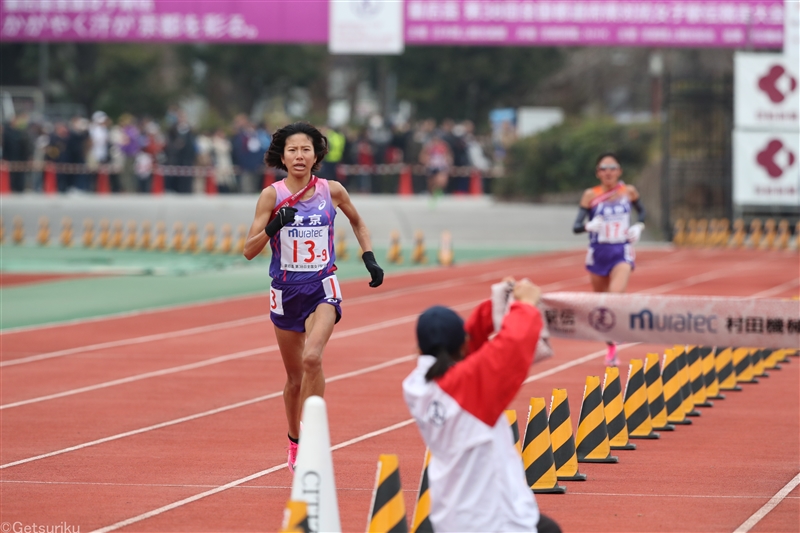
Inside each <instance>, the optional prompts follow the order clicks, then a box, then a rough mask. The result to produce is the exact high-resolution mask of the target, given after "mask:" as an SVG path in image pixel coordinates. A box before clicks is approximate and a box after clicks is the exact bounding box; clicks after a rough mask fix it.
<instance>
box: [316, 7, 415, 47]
mask: <svg viewBox="0 0 800 533" xmlns="http://www.w3.org/2000/svg"><path fill="white" fill-rule="evenodd" d="M403 6H404V3H403V1H402V0H380V1H379V0H360V1H353V0H330V17H329V35H328V50H329V51H330V52H331V53H332V54H402V53H403V50H404V46H405V38H404V36H403Z"/></svg>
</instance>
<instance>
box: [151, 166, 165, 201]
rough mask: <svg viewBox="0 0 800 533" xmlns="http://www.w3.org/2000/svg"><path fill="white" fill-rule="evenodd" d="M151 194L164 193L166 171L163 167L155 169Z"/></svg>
mask: <svg viewBox="0 0 800 533" xmlns="http://www.w3.org/2000/svg"><path fill="white" fill-rule="evenodd" d="M150 193H151V194H164V171H163V170H161V167H158V166H157V167H155V168H154V169H153V184H152V186H151V187H150Z"/></svg>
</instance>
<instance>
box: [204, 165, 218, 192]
mask: <svg viewBox="0 0 800 533" xmlns="http://www.w3.org/2000/svg"><path fill="white" fill-rule="evenodd" d="M206 194H217V178H216V176H215V175H214V168H213V167H209V168H208V175H206Z"/></svg>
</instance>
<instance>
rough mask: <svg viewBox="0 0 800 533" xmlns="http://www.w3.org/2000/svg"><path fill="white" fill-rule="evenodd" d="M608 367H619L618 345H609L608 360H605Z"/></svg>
mask: <svg viewBox="0 0 800 533" xmlns="http://www.w3.org/2000/svg"><path fill="white" fill-rule="evenodd" d="M605 363H606V366H617V365H619V359H617V345H616V344H609V345H608V351H607V352H606V359H605Z"/></svg>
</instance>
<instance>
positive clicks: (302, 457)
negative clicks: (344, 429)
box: [291, 396, 342, 531]
mask: <svg viewBox="0 0 800 533" xmlns="http://www.w3.org/2000/svg"><path fill="white" fill-rule="evenodd" d="M310 479H313V480H314V490H313V491H309V490H308V487H307V484H308V482H309V480H310ZM291 499H293V500H301V501H305V502H306V503H307V504H308V524H309V527H310V529H311V530H312V531H341V530H342V526H341V523H340V521H339V503H338V501H337V499H336V483H335V481H334V478H333V458H332V456H331V439H330V433H329V431H328V413H327V409H326V407H325V400H323V399H322V398H320V397H319V396H311V397H309V398H308V399H307V400H306V401H305V403H304V404H303V431H302V432H300V444H299V446H298V448H297V463H295V467H294V481H293V483H292V496H291Z"/></svg>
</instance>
